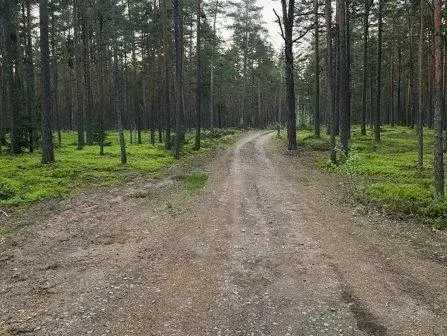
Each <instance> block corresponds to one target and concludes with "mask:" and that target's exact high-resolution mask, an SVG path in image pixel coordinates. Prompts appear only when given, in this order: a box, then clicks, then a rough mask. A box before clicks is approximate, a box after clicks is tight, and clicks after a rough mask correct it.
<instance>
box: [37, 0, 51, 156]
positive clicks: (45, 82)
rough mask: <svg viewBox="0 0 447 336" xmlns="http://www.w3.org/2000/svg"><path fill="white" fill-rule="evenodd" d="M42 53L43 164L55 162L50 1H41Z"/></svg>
mask: <svg viewBox="0 0 447 336" xmlns="http://www.w3.org/2000/svg"><path fill="white" fill-rule="evenodd" d="M39 12H40V53H41V76H42V88H43V90H42V91H43V92H42V105H43V106H42V163H44V164H47V163H51V162H54V149H53V134H52V129H51V110H52V106H51V82H50V46H49V40H48V0H40V1H39Z"/></svg>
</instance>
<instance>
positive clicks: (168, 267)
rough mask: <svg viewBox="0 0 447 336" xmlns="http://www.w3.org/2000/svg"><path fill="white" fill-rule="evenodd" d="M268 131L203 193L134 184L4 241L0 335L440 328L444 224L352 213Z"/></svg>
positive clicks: (215, 172)
mask: <svg viewBox="0 0 447 336" xmlns="http://www.w3.org/2000/svg"><path fill="white" fill-rule="evenodd" d="M272 138H273V137H272V133H269V132H249V133H246V134H245V135H243V136H242V137H241V138H240V139H239V140H238V142H237V144H236V146H235V148H234V149H232V150H229V151H227V152H225V153H223V154H222V155H221V156H218V157H216V158H215V159H214V160H213V162H212V163H210V164H209V165H208V166H207V168H206V170H207V173H208V175H209V180H208V183H207V186H206V188H205V189H204V190H203V191H201V192H200V193H198V194H197V195H194V196H188V197H180V196H179V194H180V193H181V192H179V188H178V187H176V186H175V183H174V182H172V181H170V180H166V181H162V182H158V183H155V182H153V183H149V182H148V183H146V184H144V185H142V184H141V183H137V184H128V185H126V186H123V187H119V188H113V189H111V190H108V191H102V192H98V193H96V194H88V195H80V196H77V197H73V198H70V199H69V200H67V201H66V203H65V204H64V205H63V206H60V207H58V208H57V209H56V210H55V211H54V212H53V213H52V214H51V215H48V216H46V217H45V219H44V220H43V221H42V222H40V221H39V222H37V220H36V223H35V224H33V225H31V226H30V227H28V228H27V229H26V230H27V234H26V235H25V237H24V238H23V239H18V240H17V241H15V242H14V240H13V239H12V238H8V237H6V238H2V240H0V269H1V273H0V335H2V336H3V335H73V336H74V335H122V336H124V335H169V336H170V335H314V336H317V335H447V261H446V258H447V251H446V247H447V238H446V235H445V233H442V232H441V233H439V232H432V231H430V230H428V229H426V228H423V227H420V226H417V225H415V224H409V223H405V222H402V223H400V222H396V221H391V220H388V219H386V218H383V217H381V216H375V217H371V216H369V215H361V214H359V213H357V212H356V211H353V209H352V207H350V206H348V205H347V204H345V203H341V202H339V201H338V200H337V198H336V197H334V195H335V193H334V191H333V190H331V189H333V188H334V186H333V185H332V188H330V187H331V185H330V183H331V182H330V178H328V177H327V176H326V177H324V176H325V175H324V174H321V173H318V172H315V171H313V170H312V169H311V168H309V165H305V164H304V163H303V162H302V160H301V159H300V156H299V155H298V156H287V155H284V154H283V153H282V152H281V151H278V150H277V148H276V147H275V146H274V144H273V141H274V140H273V139H272ZM335 188H336V185H335Z"/></svg>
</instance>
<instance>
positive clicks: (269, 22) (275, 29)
mask: <svg viewBox="0 0 447 336" xmlns="http://www.w3.org/2000/svg"><path fill="white" fill-rule="evenodd" d="M257 3H258V6H261V7H263V11H262V16H263V17H262V21H264V23H265V28H266V29H267V30H268V35H269V37H270V42H271V43H272V45H273V47H274V48H275V50H278V51H279V50H280V49H281V48H282V45H283V43H282V37H281V35H280V34H279V32H280V29H279V26H278V23H276V22H275V21H276V16H275V13H273V8H275V9H276V12H277V13H278V14H279V15H280V16H281V15H282V11H281V3H280V0H257ZM227 20H228V19H227ZM228 24H229V22H228V21H226V19H225V18H224V17H220V18H219V24H218V26H219V33H220V34H221V35H222V36H223V37H224V38H225V39H226V40H227V41H228V40H230V38H231V32H230V31H229V30H228V29H226V28H225V27H226V25H228Z"/></svg>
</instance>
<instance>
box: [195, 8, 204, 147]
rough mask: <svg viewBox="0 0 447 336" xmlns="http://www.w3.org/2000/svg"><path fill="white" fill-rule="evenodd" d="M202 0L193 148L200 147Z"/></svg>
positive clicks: (198, 20) (198, 32)
mask: <svg viewBox="0 0 447 336" xmlns="http://www.w3.org/2000/svg"><path fill="white" fill-rule="evenodd" d="M201 4H202V0H197V23H196V24H197V43H196V48H197V51H196V52H197V60H196V62H197V63H196V67H197V68H196V70H197V72H196V76H197V78H196V80H197V85H196V138H195V144H194V149H196V150H198V149H200V128H201V121H202V120H201V119H202V90H203V88H202V41H201V40H202V32H201V28H202V27H201V23H200V17H201V15H202V7H201Z"/></svg>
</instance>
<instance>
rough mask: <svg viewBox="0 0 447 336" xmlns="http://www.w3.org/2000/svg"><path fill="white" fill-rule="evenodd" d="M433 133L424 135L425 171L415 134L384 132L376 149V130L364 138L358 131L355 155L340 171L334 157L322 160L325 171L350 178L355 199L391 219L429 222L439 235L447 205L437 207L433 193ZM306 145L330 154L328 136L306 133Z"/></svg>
mask: <svg viewBox="0 0 447 336" xmlns="http://www.w3.org/2000/svg"><path fill="white" fill-rule="evenodd" d="M432 138H433V131H432V130H429V129H425V130H424V146H425V151H424V167H423V169H420V168H419V167H418V166H417V138H416V133H415V130H414V129H410V128H407V127H401V126H396V127H389V126H388V127H384V128H383V133H382V134H381V142H380V144H378V145H376V144H375V142H374V135H373V133H372V130H368V132H367V135H365V136H362V135H360V129H359V128H358V127H354V128H353V135H352V139H351V141H350V155H349V157H348V158H343V156H342V155H341V153H340V151H338V153H337V154H338V157H339V160H340V163H339V165H333V164H331V163H330V162H329V160H328V157H329V154H328V153H326V154H327V155H326V154H325V158H324V159H319V160H318V165H319V167H321V168H324V169H327V170H330V171H333V172H337V173H339V174H343V175H346V176H347V177H348V178H349V180H350V181H352V182H353V183H354V184H355V188H354V189H355V196H356V198H357V199H358V200H359V201H360V202H361V203H363V204H368V205H374V206H377V207H379V208H381V209H383V210H385V211H387V212H389V213H401V214H406V215H410V216H413V217H416V218H418V219H420V220H423V221H426V222H428V223H430V224H431V225H434V226H435V227H437V228H439V229H446V228H447V200H444V201H437V200H436V199H435V198H434V188H433V163H432V161H433V154H432V145H433V141H432ZM298 140H299V142H300V144H301V145H302V146H303V147H304V148H307V149H309V150H312V151H324V152H327V151H328V150H329V141H328V136H327V135H326V134H325V133H324V134H323V133H322V136H321V138H315V136H313V135H312V133H311V132H310V131H301V132H300V133H299V135H298Z"/></svg>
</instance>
